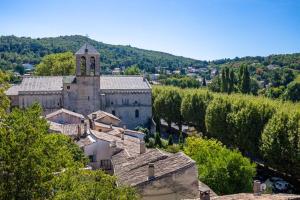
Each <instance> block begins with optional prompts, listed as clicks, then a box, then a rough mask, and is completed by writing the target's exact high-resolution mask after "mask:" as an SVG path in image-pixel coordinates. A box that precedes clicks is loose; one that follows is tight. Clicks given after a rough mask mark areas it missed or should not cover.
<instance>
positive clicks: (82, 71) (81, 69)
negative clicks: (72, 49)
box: [80, 56, 86, 76]
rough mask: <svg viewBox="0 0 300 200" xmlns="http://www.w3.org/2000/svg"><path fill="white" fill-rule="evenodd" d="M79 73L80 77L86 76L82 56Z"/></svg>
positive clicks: (84, 60) (84, 62)
mask: <svg viewBox="0 0 300 200" xmlns="http://www.w3.org/2000/svg"><path fill="white" fill-rule="evenodd" d="M80 72H81V76H84V75H85V74H86V59H85V57H84V56H82V57H81V59H80Z"/></svg>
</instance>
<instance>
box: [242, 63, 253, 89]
mask: <svg viewBox="0 0 300 200" xmlns="http://www.w3.org/2000/svg"><path fill="white" fill-rule="evenodd" d="M241 68H242V76H241V81H240V91H241V93H244V94H245V93H246V94H249V93H250V91H251V85H250V82H251V80H250V73H249V70H248V67H247V66H241Z"/></svg>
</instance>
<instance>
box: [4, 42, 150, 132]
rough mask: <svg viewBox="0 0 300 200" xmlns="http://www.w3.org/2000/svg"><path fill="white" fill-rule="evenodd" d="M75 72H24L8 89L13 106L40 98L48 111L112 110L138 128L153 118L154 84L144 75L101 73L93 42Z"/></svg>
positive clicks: (79, 53) (80, 53)
mask: <svg viewBox="0 0 300 200" xmlns="http://www.w3.org/2000/svg"><path fill="white" fill-rule="evenodd" d="M75 56H76V75H75V76H29V77H26V76H24V78H23V80H22V83H21V84H19V85H14V86H12V87H11V88H9V89H8V90H7V91H6V94H7V95H8V96H9V97H10V99H11V103H12V106H18V107H21V108H24V107H28V106H30V105H31V104H32V103H34V102H39V103H40V104H41V105H42V107H43V110H44V112H45V114H47V113H49V112H53V111H55V110H58V109H60V108H65V109H68V110H71V111H73V112H77V113H80V114H83V115H87V114H89V113H91V112H94V111H97V110H103V111H106V112H109V113H111V114H113V115H115V116H117V117H118V118H120V119H121V120H122V123H123V125H126V126H127V127H129V128H135V127H136V126H138V125H145V124H147V123H148V122H149V121H150V119H151V118H152V102H151V100H152V98H151V86H150V84H149V83H148V81H147V80H146V79H145V78H144V77H142V76H100V62H99V61H100V54H99V53H98V52H97V51H96V49H95V48H94V47H93V46H91V45H89V44H85V45H83V46H82V47H81V48H80V49H79V50H78V51H77V52H76V53H75Z"/></svg>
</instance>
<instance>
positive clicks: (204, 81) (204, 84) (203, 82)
mask: <svg viewBox="0 0 300 200" xmlns="http://www.w3.org/2000/svg"><path fill="white" fill-rule="evenodd" d="M202 86H204V87H205V86H206V79H205V77H203V79H202Z"/></svg>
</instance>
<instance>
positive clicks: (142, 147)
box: [140, 140, 146, 154]
mask: <svg viewBox="0 0 300 200" xmlns="http://www.w3.org/2000/svg"><path fill="white" fill-rule="evenodd" d="M145 152H146V145H145V141H144V140H140V154H143V153H145Z"/></svg>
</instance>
